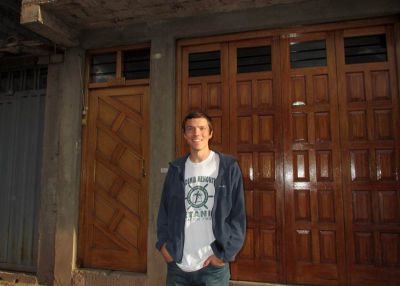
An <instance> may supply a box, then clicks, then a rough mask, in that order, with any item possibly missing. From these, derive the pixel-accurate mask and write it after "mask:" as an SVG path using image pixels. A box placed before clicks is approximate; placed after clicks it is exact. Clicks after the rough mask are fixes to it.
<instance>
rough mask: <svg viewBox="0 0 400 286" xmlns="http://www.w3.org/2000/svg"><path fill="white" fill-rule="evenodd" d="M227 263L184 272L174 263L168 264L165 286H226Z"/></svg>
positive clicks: (228, 275) (227, 280) (227, 277)
mask: <svg viewBox="0 0 400 286" xmlns="http://www.w3.org/2000/svg"><path fill="white" fill-rule="evenodd" d="M230 277H231V275H230V272H229V263H225V265H224V266H214V265H211V263H210V264H209V265H208V266H207V267H204V268H202V269H200V270H197V271H194V272H185V271H183V270H182V269H180V268H179V267H178V266H177V265H176V263H175V262H170V263H168V272H167V284H166V285H167V286H228V285H229V278H230Z"/></svg>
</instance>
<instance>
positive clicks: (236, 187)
mask: <svg viewBox="0 0 400 286" xmlns="http://www.w3.org/2000/svg"><path fill="white" fill-rule="evenodd" d="M230 179H231V182H232V209H231V212H230V215H229V219H228V223H229V225H230V228H231V235H230V239H229V241H228V242H227V245H226V246H225V249H224V260H226V261H233V260H235V257H236V254H237V253H238V252H239V251H240V249H241V248H242V246H243V243H244V240H245V236H246V209H245V201H244V189H243V176H242V172H241V171H240V168H239V164H238V163H237V162H235V163H234V164H233V165H232V166H231V169H230Z"/></svg>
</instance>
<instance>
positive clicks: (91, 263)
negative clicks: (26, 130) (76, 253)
mask: <svg viewBox="0 0 400 286" xmlns="http://www.w3.org/2000/svg"><path fill="white" fill-rule="evenodd" d="M87 128H88V137H87V146H86V150H87V159H86V164H87V165H86V168H85V170H86V171H85V174H84V176H85V177H84V178H83V179H85V184H86V186H85V193H84V201H83V207H82V214H83V224H82V225H83V227H82V231H83V233H81V235H82V238H81V240H82V241H84V244H83V245H84V246H83V247H84V249H83V255H82V257H81V260H82V261H81V264H82V266H84V267H93V268H105V269H114V270H128V271H136V272H145V271H146V266H147V263H146V261H147V259H146V257H147V185H148V180H147V177H146V172H147V166H148V146H149V141H148V86H147V85H139V86H128V87H115V88H100V89H93V90H90V91H89V117H88V123H87Z"/></svg>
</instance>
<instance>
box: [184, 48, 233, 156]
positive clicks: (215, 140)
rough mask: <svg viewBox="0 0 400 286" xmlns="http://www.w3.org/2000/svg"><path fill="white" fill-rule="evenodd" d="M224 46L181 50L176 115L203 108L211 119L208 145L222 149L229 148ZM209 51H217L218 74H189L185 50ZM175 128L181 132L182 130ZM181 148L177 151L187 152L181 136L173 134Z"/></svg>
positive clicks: (227, 94) (226, 65)
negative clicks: (180, 82) (211, 128)
mask: <svg viewBox="0 0 400 286" xmlns="http://www.w3.org/2000/svg"><path fill="white" fill-rule="evenodd" d="M227 49H228V46H227V45H226V44H211V45H201V46H195V47H188V48H185V49H183V50H182V57H183V59H184V60H183V61H182V78H181V80H182V85H181V87H180V88H181V89H182V94H183V96H182V101H181V114H180V118H182V119H183V118H184V117H185V115H186V114H188V113H189V112H191V111H196V110H202V111H205V112H206V113H207V114H208V115H209V116H210V117H211V118H212V121H213V129H214V130H213V137H212V139H211V145H212V147H213V148H214V149H216V150H219V151H222V150H228V148H229V128H230V126H229V112H228V110H229V91H228V90H229V87H228V72H229V70H228V52H227ZM209 51H221V73H220V74H219V75H209V76H198V77H189V62H188V58H189V54H190V53H201V52H209ZM181 122H182V120H180V121H179V127H178V128H177V133H178V134H179V135H181V134H182V133H181V132H182V130H181V128H180V126H181V125H180V123H181ZM177 141H180V142H179V144H180V146H181V149H178V150H177V152H178V155H182V154H184V153H186V152H188V150H189V149H187V146H186V144H185V140H184V138H183V136H180V138H179V139H178V138H177Z"/></svg>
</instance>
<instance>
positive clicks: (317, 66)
mask: <svg viewBox="0 0 400 286" xmlns="http://www.w3.org/2000/svg"><path fill="white" fill-rule="evenodd" d="M281 44H282V55H283V65H282V66H283V70H282V77H283V79H282V80H283V82H286V84H285V85H283V89H282V90H283V98H284V108H283V110H284V113H285V118H286V120H285V122H286V124H285V125H284V129H285V135H284V141H285V165H284V174H285V183H286V185H285V215H286V235H287V236H286V237H287V243H288V245H287V266H288V269H287V274H288V275H287V278H288V282H289V283H301V284H303V283H304V284H323V285H339V284H343V283H344V251H345V249H344V226H343V216H342V212H343V206H342V197H341V178H340V172H339V170H340V146H339V128H338V125H337V124H336V122H335V119H336V118H337V117H338V109H337V88H336V69H335V58H334V57H335V54H334V37H333V34H332V33H320V34H308V35H307V36H299V37H296V38H289V39H284V40H283V41H282V43H281ZM316 49H318V50H316ZM315 57H317V59H318V61H316V60H315ZM297 59H300V61H299V62H298V63H296V60H297Z"/></svg>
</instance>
